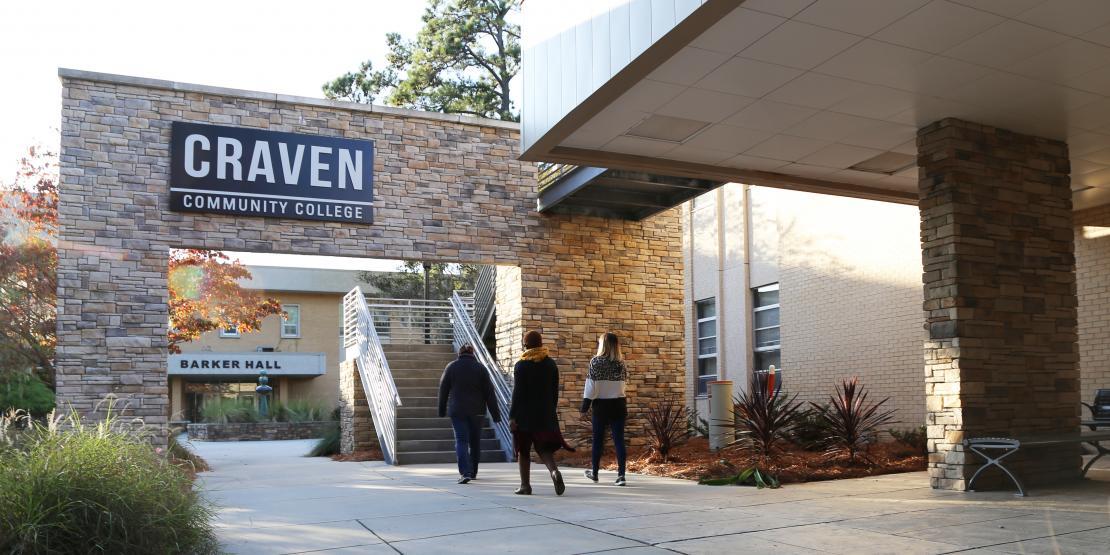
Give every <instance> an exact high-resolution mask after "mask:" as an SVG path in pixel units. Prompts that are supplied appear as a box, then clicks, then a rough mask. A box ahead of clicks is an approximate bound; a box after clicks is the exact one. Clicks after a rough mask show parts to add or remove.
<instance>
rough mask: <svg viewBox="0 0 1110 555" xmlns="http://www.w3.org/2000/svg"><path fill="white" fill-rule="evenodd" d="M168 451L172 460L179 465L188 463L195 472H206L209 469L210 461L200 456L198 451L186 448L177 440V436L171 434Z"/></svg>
mask: <svg viewBox="0 0 1110 555" xmlns="http://www.w3.org/2000/svg"><path fill="white" fill-rule="evenodd" d="M166 452H167V453H168V454H169V457H170V460H172V461H174V462H175V463H177V464H179V465H186V466H188V467H189V468H191V469H192V471H193V472H206V471H208V470H209V468H208V463H207V462H206V461H205V460H204V459H202V458H200V457H199V456H198V455H197V454H196V453H193V452H192V451H190V450H188V449H186V448H185V446H184V445H181V443H180V442H179V441H177V436H175V435H171V436H170V439H169V444H168V445H167V446H166Z"/></svg>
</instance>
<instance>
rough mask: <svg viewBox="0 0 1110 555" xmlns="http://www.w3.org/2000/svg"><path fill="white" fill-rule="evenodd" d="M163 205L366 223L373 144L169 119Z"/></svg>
mask: <svg viewBox="0 0 1110 555" xmlns="http://www.w3.org/2000/svg"><path fill="white" fill-rule="evenodd" d="M170 163H171V164H172V166H171V168H170V210H175V211H180V212H208V213H214V214H234V215H239V216H261V217H266V218H292V219H297V220H323V221H330V222H355V223H365V224H369V223H373V222H374V194H373V191H374V187H373V185H374V184H373V175H374V143H373V141H357V140H352V139H339V138H335V137H320V136H315V135H302V134H298V133H282V132H277V131H262V130H259V129H246V128H242V127H225V126H221V125H208V124H203V123H189V122H183V121H175V122H173V128H172V133H171V141H170Z"/></svg>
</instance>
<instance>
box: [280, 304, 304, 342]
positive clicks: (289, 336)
mask: <svg viewBox="0 0 1110 555" xmlns="http://www.w3.org/2000/svg"><path fill="white" fill-rule="evenodd" d="M287 307H297V333H296V334H292V333H285V325H286V324H285V323H286V321H287V320H286V319H285V316H282V317H281V330H280V331H281V337H282V339H300V337H301V305H300V304H284V305H281V310H282V312H285V311H286V310H285V309H286V308H287Z"/></svg>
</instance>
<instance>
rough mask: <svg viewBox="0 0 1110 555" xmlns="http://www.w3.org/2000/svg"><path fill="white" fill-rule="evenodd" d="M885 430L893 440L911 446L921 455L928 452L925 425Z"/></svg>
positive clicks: (927, 437)
mask: <svg viewBox="0 0 1110 555" xmlns="http://www.w3.org/2000/svg"><path fill="white" fill-rule="evenodd" d="M887 431H888V432H889V433H890V436H891V437H893V438H894V439H895V440H897V441H899V442H901V443H903V444H904V445H906V446H907V447H911V448H913V450H914V451H916V452H918V453H921V454H922V455H924V454H926V453H928V452H929V436H928V434H926V433H925V426H918V427H916V428H908V429H905V430H898V429H893V430H887Z"/></svg>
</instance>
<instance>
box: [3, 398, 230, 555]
mask: <svg viewBox="0 0 1110 555" xmlns="http://www.w3.org/2000/svg"><path fill="white" fill-rule="evenodd" d="M63 424H64V425H63V426H58V422H57V421H54V420H52V421H50V422H48V423H47V424H38V423H36V424H31V427H30V429H29V430H27V431H26V432H24V441H23V442H22V444H21V445H19V446H18V447H15V448H8V449H3V450H0V552H4V553H30V554H37V553H208V552H214V551H215V549H216V544H215V540H214V537H213V534H212V529H211V526H210V524H209V519H210V518H211V516H212V513H211V510H210V509H209V508H208V507H207V505H205V504H204V503H203V502H202V501H201V500H200V498H199V496H198V495H197V494H196V493H195V492H194V491H193V489H192V482H191V480H190V479H189V477H188V475H187V474H186V473H185V472H184V471H183V470H182V469H180V468H178V467H176V466H174V465H173V464H171V463H170V462H169V460H168V459H167V457H166V456H165V454H164V453H159V452H158V451H156V450H155V449H154V448H152V447H151V445H150V443H149V439H148V438H146V437H143V436H142V435H141V434H137V433H135V432H129V431H126V430H124V429H123V428H124V427H125V426H124V425H122V424H120V423H118V422H117V420H116V419H115V418H114V416H112V415H111V412H109V417H108V419H106V420H105V421H104V422H101V423H98V424H96V425H88V424H85V423H83V422H81V421H80V420H79V419H78V418H77V417H76V416H71V417H70V418H69V419H68V420H67V421H66V422H64V423H63Z"/></svg>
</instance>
